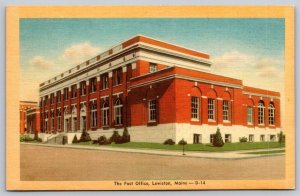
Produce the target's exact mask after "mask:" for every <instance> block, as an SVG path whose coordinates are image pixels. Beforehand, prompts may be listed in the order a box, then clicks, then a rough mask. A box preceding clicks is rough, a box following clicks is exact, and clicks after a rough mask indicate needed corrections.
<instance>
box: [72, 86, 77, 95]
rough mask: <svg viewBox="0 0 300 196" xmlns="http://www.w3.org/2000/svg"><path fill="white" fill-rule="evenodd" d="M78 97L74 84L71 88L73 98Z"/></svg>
mask: <svg viewBox="0 0 300 196" xmlns="http://www.w3.org/2000/svg"><path fill="white" fill-rule="evenodd" d="M75 97H77V85H76V84H74V85H72V86H71V98H75Z"/></svg>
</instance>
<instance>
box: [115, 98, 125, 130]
mask: <svg viewBox="0 0 300 196" xmlns="http://www.w3.org/2000/svg"><path fill="white" fill-rule="evenodd" d="M122 110H123V105H122V102H121V100H120V99H117V100H116V102H115V105H114V122H115V125H122V124H123V119H122V118H123V115H122Z"/></svg>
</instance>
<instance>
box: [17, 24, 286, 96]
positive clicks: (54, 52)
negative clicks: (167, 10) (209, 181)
mask: <svg viewBox="0 0 300 196" xmlns="http://www.w3.org/2000/svg"><path fill="white" fill-rule="evenodd" d="M136 34H143V35H146V36H149V37H153V38H156V39H160V40H163V41H166V42H171V43H175V44H179V45H182V46H185V47H188V48H191V49H195V50H199V51H203V52H205V53H208V54H210V55H211V58H212V61H213V63H214V62H216V66H214V67H213V72H215V73H217V74H227V75H229V76H231V77H235V76H236V75H237V76H238V77H240V79H245V80H246V81H245V82H246V83H247V85H251V80H249V79H248V80H249V81H247V78H249V76H248V75H247V74H246V75H245V76H243V74H240V72H243V73H244V72H249V71H250V72H251V71H256V73H260V74H257V77H261V78H262V79H263V78H266V76H268V77H267V79H269V80H271V79H274V77H275V76H276V72H278V71H279V72H280V71H282V69H283V66H284V63H283V62H284V19H212V18H210V19H205V18H202V19H200V18H178V19H174V18H171V19H170V18H164V19H159V18H158V19H21V22H20V49H21V55H20V62H21V64H20V65H21V81H22V82H24V83H26V84H27V85H28V88H31V89H30V90H29V91H28V95H25V94H26V93H23V95H24V96H23V97H22V94H21V99H36V96H37V95H36V93H35V95H34V96H35V97H32V98H30V96H32V93H29V92H33V91H34V90H37V89H36V85H35V84H34V83H33V82H32V79H33V78H35V83H37V82H38V83H40V82H43V81H44V80H47V79H48V78H50V77H52V76H54V75H56V74H59V73H60V72H62V71H64V70H67V69H68V68H70V67H72V66H74V65H76V64H77V63H78V62H79V61H80V60H83V59H84V58H87V57H89V55H90V56H91V57H92V56H94V55H95V54H97V53H99V52H102V51H105V50H106V49H108V48H109V47H111V46H113V45H115V44H117V43H119V42H121V41H123V40H126V39H128V38H130V37H132V36H134V35H136ZM83 50H84V51H89V52H87V54H85V55H84V56H81V57H82V58H78V59H77V61H74V59H75V58H77V56H78V55H77V56H76V54H80V51H83ZM70 53H71V54H72V55H70ZM71 58H73V59H71ZM75 60H76V59H75ZM262 67H264V69H261V68H262ZM41 68H42V69H41ZM250 68H251V69H250ZM233 69H235V70H239V71H237V73H235V74H232V73H231V72H232V70H233ZM249 69H250V70H249ZM268 69H271V71H273V72H272V74H271V75H268V74H264V73H262V72H269V71H268ZM41 70H42V71H45V72H44V74H43V76H39V75H40V74H38V73H39V72H40V71H41ZM30 72H31V74H30ZM32 72H33V73H36V74H32ZM272 77H273V78H272ZM30 80H31V81H30ZM261 82H263V83H266V82H267V83H270V85H271V83H272V82H271V81H261ZM248 83H250V84H248ZM30 85H31V86H32V85H33V86H34V87H30ZM256 85H258V84H256V83H255V82H254V83H253V85H252V86H256ZM270 85H269V86H267V87H270V88H272V86H270ZM275 89H276V88H275Z"/></svg>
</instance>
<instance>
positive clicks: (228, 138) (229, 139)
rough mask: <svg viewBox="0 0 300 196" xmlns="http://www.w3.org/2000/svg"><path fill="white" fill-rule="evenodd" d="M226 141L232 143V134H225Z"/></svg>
mask: <svg viewBox="0 0 300 196" xmlns="http://www.w3.org/2000/svg"><path fill="white" fill-rule="evenodd" d="M225 143H231V134H225Z"/></svg>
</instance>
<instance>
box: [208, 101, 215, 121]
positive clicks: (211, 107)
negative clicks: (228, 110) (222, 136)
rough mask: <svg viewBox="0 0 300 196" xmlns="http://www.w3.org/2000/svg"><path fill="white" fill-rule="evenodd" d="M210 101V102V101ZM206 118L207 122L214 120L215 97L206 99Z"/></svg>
mask: <svg viewBox="0 0 300 196" xmlns="http://www.w3.org/2000/svg"><path fill="white" fill-rule="evenodd" d="M211 101H212V103H210V102H211ZM211 117H213V118H211ZM207 118H208V121H209V122H215V121H216V100H215V99H212V98H208V99H207Z"/></svg>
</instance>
